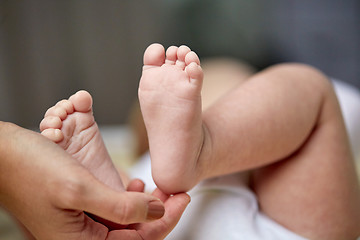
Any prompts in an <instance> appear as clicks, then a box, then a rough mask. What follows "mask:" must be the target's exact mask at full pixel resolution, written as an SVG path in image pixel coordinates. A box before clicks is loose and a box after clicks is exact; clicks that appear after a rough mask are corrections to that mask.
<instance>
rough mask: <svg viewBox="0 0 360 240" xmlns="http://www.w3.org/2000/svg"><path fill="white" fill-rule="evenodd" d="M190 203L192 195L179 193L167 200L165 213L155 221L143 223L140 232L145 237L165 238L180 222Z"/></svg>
mask: <svg viewBox="0 0 360 240" xmlns="http://www.w3.org/2000/svg"><path fill="white" fill-rule="evenodd" d="M189 203H190V196H189V195H187V194H186V193H179V194H176V195H174V196H171V197H169V198H168V200H167V201H166V202H165V215H164V216H163V217H162V218H161V219H159V220H157V221H154V222H151V223H147V224H143V225H142V226H141V227H140V228H141V229H140V231H139V233H140V234H141V236H142V238H143V239H163V238H165V237H166V236H167V235H168V234H169V233H170V232H171V230H172V229H173V228H174V227H175V226H176V224H177V223H178V222H179V220H180V217H181V215H182V214H183V212H184V211H185V208H186V207H187V205H188V204H189Z"/></svg>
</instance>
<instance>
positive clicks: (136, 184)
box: [127, 179, 145, 192]
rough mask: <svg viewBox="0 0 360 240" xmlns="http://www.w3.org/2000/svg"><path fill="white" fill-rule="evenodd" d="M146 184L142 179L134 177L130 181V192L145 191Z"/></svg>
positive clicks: (128, 189) (128, 188)
mask: <svg viewBox="0 0 360 240" xmlns="http://www.w3.org/2000/svg"><path fill="white" fill-rule="evenodd" d="M144 189H145V184H144V182H143V181H141V180H140V179H133V180H131V181H130V183H129V185H128V187H127V191H130V192H144Z"/></svg>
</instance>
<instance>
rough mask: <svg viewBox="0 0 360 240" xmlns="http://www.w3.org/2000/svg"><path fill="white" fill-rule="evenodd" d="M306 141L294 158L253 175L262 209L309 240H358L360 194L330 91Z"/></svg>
mask: <svg viewBox="0 0 360 240" xmlns="http://www.w3.org/2000/svg"><path fill="white" fill-rule="evenodd" d="M324 88H326V89H325V90H326V91H327V95H326V98H325V100H324V103H323V106H322V109H321V110H320V111H319V118H318V120H317V124H316V126H315V128H314V129H313V131H312V133H311V134H310V136H309V137H308V139H307V140H306V142H305V143H304V144H303V145H302V146H301V147H300V148H299V149H298V150H297V151H296V152H295V153H293V154H292V155H291V156H289V157H287V158H286V159H284V160H281V161H278V162H276V163H274V164H272V165H269V166H266V167H263V168H261V169H257V170H255V171H254V172H253V174H252V187H253V190H254V191H255V193H256V195H257V197H258V201H259V205H260V208H261V210H262V211H263V212H264V213H265V214H267V215H268V216H269V217H271V218H272V219H273V220H275V221H277V222H278V223H280V224H282V225H283V226H285V227H287V228H288V229H290V230H292V231H294V232H296V233H298V234H299V235H302V236H304V237H306V238H309V239H356V237H358V236H359V235H360V191H359V182H358V178H357V175H356V171H355V166H354V161H353V157H352V154H351V150H350V147H349V142H348V138H347V134H346V130H345V126H344V121H343V119H342V116H341V111H340V107H339V104H338V102H337V99H336V96H335V93H334V91H333V89H332V88H329V87H328V86H324Z"/></svg>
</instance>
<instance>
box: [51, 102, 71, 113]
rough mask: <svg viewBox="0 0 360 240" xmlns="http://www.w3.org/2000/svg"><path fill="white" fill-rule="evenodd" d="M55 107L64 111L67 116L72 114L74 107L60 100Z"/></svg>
mask: <svg viewBox="0 0 360 240" xmlns="http://www.w3.org/2000/svg"><path fill="white" fill-rule="evenodd" d="M55 106H57V107H61V108H63V109H65V111H66V112H67V114H72V113H73V112H74V106H73V104H72V102H70V101H69V100H65V99H64V100H61V101H59V102H58V103H57V104H56V105H55Z"/></svg>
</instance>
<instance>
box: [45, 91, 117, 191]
mask: <svg viewBox="0 0 360 240" xmlns="http://www.w3.org/2000/svg"><path fill="white" fill-rule="evenodd" d="M40 130H41V134H42V135H44V136H46V137H47V138H49V139H50V140H52V141H54V142H55V143H57V144H58V145H59V146H61V147H62V148H63V149H64V150H66V151H67V152H68V153H69V154H71V155H72V156H73V157H74V158H76V159H77V160H78V161H79V162H80V163H81V164H82V165H83V166H84V167H86V168H87V169H89V171H90V172H91V173H93V174H94V176H95V177H97V178H98V179H99V180H100V181H102V182H103V183H105V184H107V185H108V186H110V187H112V188H113V189H116V190H118V191H124V186H123V184H122V181H121V179H120V177H119V174H118V172H117V170H116V168H115V167H114V165H113V163H112V161H111V158H110V156H109V154H108V152H107V149H106V147H105V144H104V142H103V139H102V137H101V134H100V131H99V128H98V126H97V124H96V122H95V119H94V116H93V112H92V98H91V96H90V94H89V93H88V92H86V91H79V92H77V93H76V94H74V95H73V96H71V97H70V98H69V99H68V100H62V101H59V102H58V103H57V104H56V105H55V106H53V107H51V108H50V109H49V110H48V111H47V112H46V113H45V117H44V119H43V120H42V122H41V123H40Z"/></svg>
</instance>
